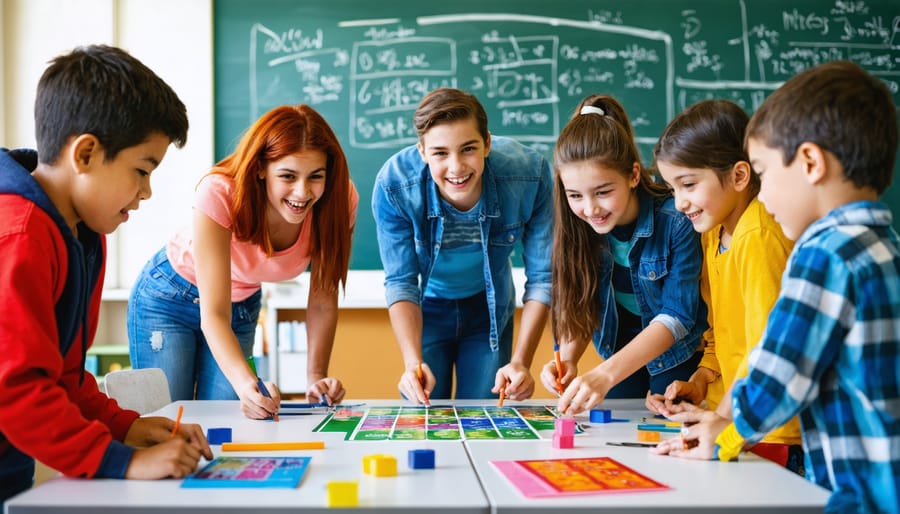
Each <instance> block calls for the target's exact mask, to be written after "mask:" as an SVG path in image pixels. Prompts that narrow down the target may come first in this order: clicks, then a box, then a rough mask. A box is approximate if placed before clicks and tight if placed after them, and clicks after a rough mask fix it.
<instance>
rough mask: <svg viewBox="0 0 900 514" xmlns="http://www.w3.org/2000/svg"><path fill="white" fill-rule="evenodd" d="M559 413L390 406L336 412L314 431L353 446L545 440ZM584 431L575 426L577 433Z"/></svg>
mask: <svg viewBox="0 0 900 514" xmlns="http://www.w3.org/2000/svg"><path fill="white" fill-rule="evenodd" d="M556 418H557V414H556V412H555V411H554V409H553V408H552V407H550V406H546V405H517V406H515V407H510V406H506V407H497V406H495V405H457V406H452V405H432V406H431V407H429V408H426V407H424V406H422V405H403V406H399V405H392V406H391V405H388V406H377V407H376V406H373V407H369V408H367V409H365V408H363V409H360V408H343V407H342V408H337V409H335V410H334V411H333V412H330V413H328V414H327V415H326V416H325V417H324V419H323V420H322V421H321V422H320V423H319V424H318V425H317V426H316V427H315V428H313V432H338V433H343V434H346V435H345V436H344V438H345V439H346V440H348V441H386V440H401V441H410V440H423V439H424V440H439V441H449V440H453V441H457V440H467V439H542V438H545V437H547V436H546V435H542V432H544V431H550V430H553V429H554V420H555V419H556ZM583 431H584V428H583V427H581V426H580V424H579V423H577V422H576V423H575V433H576V434H580V433H582V432H583Z"/></svg>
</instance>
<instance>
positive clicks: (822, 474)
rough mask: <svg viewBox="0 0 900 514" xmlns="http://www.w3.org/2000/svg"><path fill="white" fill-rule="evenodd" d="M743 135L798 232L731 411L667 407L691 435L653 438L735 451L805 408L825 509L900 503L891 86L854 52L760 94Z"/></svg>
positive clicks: (708, 451) (699, 449)
mask: <svg viewBox="0 0 900 514" xmlns="http://www.w3.org/2000/svg"><path fill="white" fill-rule="evenodd" d="M746 145H747V150H748V153H749V154H750V162H751V164H752V165H753V167H754V169H755V170H756V172H757V173H758V174H759V175H760V178H761V180H762V189H761V191H760V193H759V198H760V200H761V201H762V202H763V203H764V204H765V206H766V209H767V210H769V211H770V212H771V213H772V214H773V215H774V216H775V219H776V220H777V221H778V223H779V224H780V225H781V227H782V229H783V230H784V233H785V235H787V236H788V237H789V238H791V239H794V240H796V244H795V246H794V250H793V252H792V253H791V255H790V257H789V259H788V263H787V268H786V270H785V273H784V275H783V277H782V284H781V293H780V296H779V298H778V300H777V301H776V303H775V306H774V308H773V309H772V312H771V313H770V315H769V319H768V324H767V327H766V331H765V333H764V334H763V337H762V340H761V342H760V343H759V345H757V346H756V348H755V349H754V350H753V352H752V353H751V355H750V371H749V373H748V375H747V377H746V378H745V379H743V380H740V381H737V382H736V383H735V385H734V387H733V391H732V393H731V406H732V417H733V420H728V419H726V418H723V417H720V416H718V415H717V414H716V413H714V412H711V411H704V410H702V409H699V408H695V407H691V406H689V405H685V406H684V407H681V406H677V408H678V409H679V410H682V412H680V413H675V412H674V410H675V407H673V408H671V409H669V412H667V413H666V414H667V415H669V417H670V418H671V419H673V420H676V421H682V422H685V423H686V424H688V425H690V426H689V427H686V428H685V429H683V430H682V432H683V434H684V436H685V440H686V444H684V445H682V443H681V442H680V441H679V442H678V444H673V443H662V444H660V446H659V447H658V448H657V449H656V450H655V451H656V452H657V453H669V454H671V455H677V456H683V457H688V458H701V459H710V458H713V459H714V458H718V459H719V460H734V459H736V458H737V456H738V454H739V453H740V452H741V450H742V449H744V448H745V447H747V446H750V445H752V444H753V443H755V442H758V441H759V440H760V439H762V437H763V436H764V435H765V434H766V433H767V432H769V431H770V430H772V429H774V428H776V427H778V426H779V425H781V424H782V423H784V422H786V421H787V420H789V419H790V418H791V417H792V416H794V415H799V416H800V422H801V425H802V429H803V443H804V449H805V450H806V455H807V462H806V472H807V478H809V479H810V480H812V481H814V482H815V483H817V484H819V485H821V486H823V487H826V488H828V489H830V490H831V491H832V495H831V497H830V498H829V500H828V503H827V505H826V511H827V512H900V377H898V370H900V249H898V248H900V240H898V235H897V233H896V232H895V231H894V229H893V228H892V227H891V221H892V216H891V211H890V209H889V208H888V206H887V205H885V204H884V203H881V202H879V201H878V198H879V196H880V195H881V194H882V193H883V192H884V191H885V190H886V189H887V187H888V185H889V184H890V182H891V178H892V175H893V169H894V159H895V157H896V152H897V113H896V109H895V107H894V102H893V99H892V98H891V95H890V93H889V92H888V89H887V88H886V87H885V85H884V83H883V82H881V81H880V80H879V79H877V78H875V77H873V76H871V75H869V74H867V73H866V72H865V71H863V70H862V69H861V68H860V67H859V66H857V65H855V64H853V63H850V62H831V63H826V64H823V65H820V66H817V67H815V68H811V69H809V70H806V71H804V72H802V73H800V74H798V75H797V76H795V77H793V78H791V79H790V80H788V81H787V82H785V83H784V85H783V86H782V87H781V88H779V89H778V90H777V91H775V92H774V93H773V94H772V95H771V96H770V97H769V98H768V99H767V100H766V101H765V102H764V103H763V104H762V106H760V108H759V109H758V110H757V111H756V113H755V114H754V115H753V117H752V119H751V120H750V124H749V125H748V127H747V135H746Z"/></svg>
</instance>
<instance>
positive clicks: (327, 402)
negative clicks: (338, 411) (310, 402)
mask: <svg viewBox="0 0 900 514" xmlns="http://www.w3.org/2000/svg"><path fill="white" fill-rule="evenodd" d="M316 406H317V407H331V400H329V399H328V395H327V394H325V393H322V401H320V402H319V403H318V404H316Z"/></svg>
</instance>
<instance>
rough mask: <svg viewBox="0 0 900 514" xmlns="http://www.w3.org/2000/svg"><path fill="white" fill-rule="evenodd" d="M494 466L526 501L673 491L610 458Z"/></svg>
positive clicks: (498, 462) (513, 462)
mask: <svg viewBox="0 0 900 514" xmlns="http://www.w3.org/2000/svg"><path fill="white" fill-rule="evenodd" d="M491 464H493V466H494V467H495V468H497V470H498V471H499V472H500V473H501V474H502V475H503V476H504V477H506V479H507V480H509V481H510V482H511V483H512V484H513V485H514V486H515V487H516V489H518V490H519V492H520V493H522V494H523V495H524V496H525V497H526V498H542V497H548V496H571V495H580V494H600V493H625V492H647V491H664V490H666V489H669V486H667V485H665V484H661V483H659V482H657V481H655V480H653V479H651V478H648V477H646V476H644V475H642V474H640V473H638V472H637V471H635V470H633V469H631V468H629V467H628V466H625V465H624V464H622V463H621V462H619V461H617V460H614V459H610V458H609V457H590V458H582V459H548V460H502V461H501V460H495V461H491Z"/></svg>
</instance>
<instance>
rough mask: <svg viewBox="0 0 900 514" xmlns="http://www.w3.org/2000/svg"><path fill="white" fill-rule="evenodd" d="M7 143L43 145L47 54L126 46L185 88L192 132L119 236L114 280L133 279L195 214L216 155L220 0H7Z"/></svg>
mask: <svg viewBox="0 0 900 514" xmlns="http://www.w3.org/2000/svg"><path fill="white" fill-rule="evenodd" d="M0 2H2V3H0V30H2V42H3V49H2V53H0V88H2V89H0V93H3V94H0V98H2V106H0V115H2V116H0V117H2V120H3V121H2V126H0V138H2V139H0V145H2V146H6V147H34V144H35V143H34V119H33V109H34V96H35V88H36V86H37V82H38V79H39V78H40V75H41V73H42V72H43V70H44V69H45V68H46V65H47V62H48V61H49V60H50V59H52V58H53V57H55V56H56V55H59V54H60V53H64V52H66V51H69V50H71V49H72V48H73V47H75V46H77V45H84V44H91V43H103V44H112V45H116V46H121V47H123V48H125V49H126V50H128V51H129V52H131V53H132V54H133V55H134V56H135V57H137V58H138V59H140V60H141V61H143V62H144V63H145V64H147V65H148V66H149V67H150V68H152V69H153V70H154V71H155V72H156V73H157V74H158V75H159V76H160V77H162V78H163V80H165V81H166V82H167V83H168V84H169V85H170V86H172V88H173V89H174V90H175V91H176V93H178V95H179V97H180V98H181V100H182V101H183V102H184V103H185V105H186V106H187V110H188V119H189V121H190V131H189V133H188V142H187V145H186V146H185V147H184V148H183V149H176V148H174V147H171V148H170V149H169V151H168V153H167V154H166V158H165V160H164V161H163V163H162V165H161V166H160V167H159V168H158V169H157V170H156V171H155V172H154V173H153V179H152V186H153V192H154V196H153V198H152V199H151V200H150V201H149V202H144V203H143V204H142V205H141V208H140V210H138V211H136V212H135V213H133V215H132V217H131V219H130V220H129V222H128V223H126V224H124V225H122V227H120V228H119V230H118V231H117V232H116V234H115V235H114V236H113V237H111V238H110V245H109V246H110V255H109V260H108V264H109V270H108V273H107V287H111V288H128V287H130V285H131V283H132V282H133V280H134V277H135V276H137V274H138V272H140V269H141V267H142V266H143V264H144V262H145V261H146V260H147V259H148V258H149V257H150V256H151V255H152V254H153V252H154V251H156V250H157V249H158V248H159V247H161V246H162V245H163V243H165V241H166V239H167V238H168V236H169V235H170V234H171V233H173V232H174V231H175V230H177V229H178V228H179V227H180V226H181V225H182V224H184V223H185V221H186V220H188V219H190V202H191V195H192V191H193V187H194V184H196V182H197V180H199V178H200V176H201V174H202V173H203V171H204V170H205V169H206V168H208V167H209V165H210V163H211V160H212V155H213V125H212V123H213V115H212V75H213V73H212V21H211V20H212V2H211V0H0Z"/></svg>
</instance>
